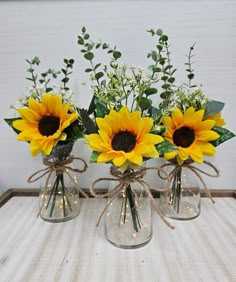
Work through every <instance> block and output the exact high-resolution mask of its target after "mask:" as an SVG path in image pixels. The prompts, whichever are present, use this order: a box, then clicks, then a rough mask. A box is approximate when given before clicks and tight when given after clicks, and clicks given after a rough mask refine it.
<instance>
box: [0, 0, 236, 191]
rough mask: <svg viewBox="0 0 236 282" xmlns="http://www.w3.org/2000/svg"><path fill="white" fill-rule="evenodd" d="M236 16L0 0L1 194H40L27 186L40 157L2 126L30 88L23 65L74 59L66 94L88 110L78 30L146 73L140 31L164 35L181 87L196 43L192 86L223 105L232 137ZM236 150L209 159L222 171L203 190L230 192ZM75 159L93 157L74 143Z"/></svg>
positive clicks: (173, 1) (228, 5) (193, 4)
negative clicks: (112, 48) (28, 191)
mask: <svg viewBox="0 0 236 282" xmlns="http://www.w3.org/2000/svg"><path fill="white" fill-rule="evenodd" d="M235 14H236V1H234V0H221V1H219V0H206V1H203V0H201V1H193V0H192V1H186V0H168V1H163V0H156V1H145V0H142V1H141V0H139V1H134V0H132V1H119V0H116V1H115V0H112V1H107V0H105V1H98V0H90V1H70V0H69V1H0V38H1V43H0V62H1V64H0V93H1V103H0V119H1V121H2V122H0V131H1V133H2V134H1V138H0V157H1V163H0V171H1V177H0V187H1V188H2V189H8V188H10V187H19V188H24V187H28V188H38V187H39V183H32V184H28V183H27V178H28V177H29V175H30V174H32V173H33V172H35V171H36V170H38V169H40V168H41V160H40V157H36V158H32V157H31V155H30V152H29V146H28V144H27V143H26V142H18V141H17V140H16V135H15V133H14V132H13V131H12V130H11V129H10V128H9V127H8V126H7V124H6V123H4V122H3V118H5V117H11V116H12V115H14V114H15V113H14V112H12V111H11V110H9V105H11V104H14V103H15V101H16V100H17V99H18V98H19V96H22V95H23V94H25V93H26V87H27V86H30V85H31V84H30V83H29V81H26V80H25V77H26V75H27V73H26V69H27V64H26V63H25V59H26V58H28V59H30V58H32V57H33V56H35V55H38V56H39V57H40V58H41V61H42V65H41V66H42V68H41V69H40V71H41V70H42V71H44V70H46V69H48V68H49V67H51V68H55V69H60V68H61V66H62V63H63V58H65V57H74V59H75V60H76V68H75V72H74V75H72V80H71V82H72V83H71V87H72V90H73V91H74V92H75V99H77V101H78V103H79V104H80V105H81V106H83V107H87V106H88V105H89V100H90V98H91V93H90V88H89V84H88V83H87V85H86V86H83V85H82V82H83V81H87V82H88V77H87V75H86V74H85V73H84V69H85V68H86V67H88V64H87V62H86V61H85V60H83V59H82V58H81V55H80V52H79V48H78V46H77V43H76V41H77V35H78V34H79V32H80V30H81V27H82V26H86V27H87V29H88V31H89V32H90V34H91V35H92V36H93V38H94V40H99V39H102V40H103V41H107V42H109V43H110V44H111V46H114V45H116V46H117V48H118V49H119V50H121V51H122V52H123V60H122V62H125V63H127V64H134V65H137V66H141V67H144V68H146V67H147V66H148V65H149V64H150V61H149V60H148V59H147V58H146V54H147V52H149V51H150V50H151V49H153V48H154V47H155V45H156V42H155V40H154V39H153V38H152V37H151V36H150V35H149V34H148V33H147V32H146V30H147V29H150V28H162V29H163V30H164V31H165V32H167V33H168V34H169V36H170V40H171V41H170V42H171V51H172V58H173V60H172V62H173V65H174V66H176V67H177V69H178V71H177V72H176V78H177V80H178V82H179V83H182V82H184V81H185V78H186V73H185V71H184V69H185V66H184V62H185V59H186V57H185V54H186V53H187V52H188V49H189V46H191V45H192V44H193V43H194V42H196V45H195V46H196V47H195V52H194V55H195V57H194V61H195V65H194V68H195V70H196V80H195V83H202V84H203V89H204V91H205V92H206V94H207V95H208V96H209V97H210V98H211V99H215V100H221V101H224V102H225V103H226V106H225V109H224V110H223V116H224V118H225V120H226V123H227V128H229V129H230V130H232V131H233V132H236V123H235V114H234V113H235V105H236V95H235V89H236V80H235V77H236V48H235V46H236V24H235V23H236V21H235ZM99 58H101V59H102V60H103V58H104V57H103V56H102V55H101V57H100V55H99ZM104 59H105V60H106V58H104ZM105 60H104V61H105ZM99 62H100V59H99ZM57 84H58V83H57ZM235 146H236V138H234V139H232V140H230V141H228V142H227V143H225V144H222V145H221V146H220V147H219V148H217V154H216V156H215V157H213V158H210V159H209V160H210V161H211V162H212V163H213V164H214V165H215V166H217V167H218V168H219V169H220V172H221V175H220V178H206V182H207V184H208V188H209V189H213V188H215V189H226V187H231V188H232V189H236V181H235V175H234V173H235V169H236V154H234V153H232V152H234V150H235ZM74 152H75V155H80V156H82V157H84V158H85V159H86V160H87V161H88V162H89V158H90V153H91V152H90V151H89V150H88V148H87V146H86V145H85V144H82V143H79V144H78V146H77V148H75V150H74ZM155 162H156V163H157V162H158V161H155ZM107 172H108V168H107V166H105V165H100V166H96V168H95V166H94V164H91V165H89V169H88V170H87V172H86V173H84V174H83V175H81V176H80V186H81V187H83V188H86V187H89V185H90V183H91V181H92V180H94V179H96V178H97V177H100V176H101V175H102V176H106V173H107Z"/></svg>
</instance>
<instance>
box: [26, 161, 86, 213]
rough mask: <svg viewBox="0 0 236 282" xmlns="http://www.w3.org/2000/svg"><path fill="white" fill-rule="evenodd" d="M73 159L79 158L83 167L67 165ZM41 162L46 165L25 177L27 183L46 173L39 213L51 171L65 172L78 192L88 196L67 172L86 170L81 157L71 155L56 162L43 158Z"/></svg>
mask: <svg viewBox="0 0 236 282" xmlns="http://www.w3.org/2000/svg"><path fill="white" fill-rule="evenodd" d="M73 160H80V161H81V162H82V163H83V165H84V166H83V168H82V169H75V168H72V167H71V166H69V164H70V163H72V162H73ZM43 164H44V165H45V166H46V167H45V168H43V169H40V170H38V171H36V172H35V173H33V174H32V175H31V176H30V177H29V178H28V179H27V181H28V182H29V183H33V182H36V181H38V180H39V179H41V178H42V177H44V176H45V175H47V178H46V182H45V191H44V197H43V204H42V206H41V208H40V211H39V214H40V212H41V210H42V207H43V205H44V201H45V195H46V194H47V190H48V182H49V179H50V176H51V175H52V173H53V172H56V174H57V175H59V174H63V173H66V174H67V175H68V177H69V178H70V179H71V180H72V182H73V183H74V184H75V185H76V186H77V187H78V190H79V192H80V193H81V194H82V195H83V196H84V197H86V198H88V196H87V194H86V193H85V192H84V191H83V190H82V189H81V188H80V187H79V186H78V183H77V182H76V181H75V179H74V178H73V177H72V176H71V174H70V173H69V171H71V172H76V173H83V172H84V171H86V169H87V167H88V165H87V163H86V161H85V160H83V159H82V158H78V157H73V156H71V157H69V158H67V159H65V160H60V161H56V162H55V161H53V160H47V159H43ZM39 214H38V215H39Z"/></svg>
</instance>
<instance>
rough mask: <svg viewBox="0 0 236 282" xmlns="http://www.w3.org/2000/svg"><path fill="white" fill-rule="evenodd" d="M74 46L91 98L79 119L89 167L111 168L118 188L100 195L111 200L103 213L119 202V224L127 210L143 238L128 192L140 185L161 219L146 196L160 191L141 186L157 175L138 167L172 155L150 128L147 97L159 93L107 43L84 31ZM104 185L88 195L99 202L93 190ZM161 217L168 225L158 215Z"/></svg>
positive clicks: (134, 201) (150, 110)
mask: <svg viewBox="0 0 236 282" xmlns="http://www.w3.org/2000/svg"><path fill="white" fill-rule="evenodd" d="M78 44H79V46H80V51H81V53H82V54H83V57H84V59H85V60H87V61H88V63H89V64H90V67H89V68H86V69H85V72H86V73H88V74H89V75H90V80H91V92H92V94H93V96H92V99H91V103H90V106H89V108H88V111H87V112H86V111H83V114H82V119H83V123H84V125H85V127H86V128H87V136H86V141H87V143H88V146H89V148H90V149H91V150H92V155H91V159H90V161H91V162H93V163H111V164H113V166H111V169H110V173H111V175H112V176H113V178H109V179H107V180H109V181H110V180H115V181H117V183H118V184H117V185H116V186H115V187H114V189H112V190H111V191H110V192H108V193H105V194H104V195H102V197H107V196H108V197H110V200H109V201H108V203H107V206H106V207H105V210H106V209H107V208H109V206H110V204H111V202H113V201H114V199H115V198H117V197H118V198H119V197H121V198H123V202H122V203H123V204H122V207H121V208H120V209H121V210H120V213H121V216H120V220H121V221H122V224H125V223H126V219H127V214H128V213H129V212H128V208H127V207H129V208H130V213H131V215H132V223H133V228H134V230H135V231H136V232H137V233H141V232H142V231H141V230H142V226H141V224H140V217H142V216H141V215H140V211H139V212H138V204H137V203H138V201H139V200H140V199H135V198H136V195H137V194H138V192H136V191H134V190H133V189H132V185H133V183H135V182H138V183H139V184H141V186H142V187H143V188H144V190H145V191H146V193H147V195H148V197H149V200H150V201H151V203H152V204H153V206H154V208H155V209H156V210H157V212H158V213H159V214H160V211H159V209H158V207H157V205H156V203H155V201H154V199H153V197H152V195H151V193H150V191H149V190H150V189H151V188H152V189H154V190H157V191H159V189H158V188H156V187H151V186H150V185H149V184H148V183H146V182H145V181H144V180H143V177H144V175H145V173H146V171H147V170H149V169H154V170H157V171H158V170H159V169H158V168H157V167H154V168H150V167H147V168H143V167H142V168H140V166H141V165H142V164H143V163H144V161H146V160H148V159H150V158H158V157H159V156H163V154H164V153H165V152H172V151H175V150H176V147H175V146H174V145H173V144H171V142H169V141H168V140H167V139H165V138H163V137H162V136H161V135H160V134H159V131H158V130H157V128H155V126H154V122H155V120H154V119H153V118H152V115H153V110H154V108H153V106H152V104H153V102H152V99H151V95H154V94H156V93H157V89H156V88H154V87H153V86H152V85H153V82H154V78H153V77H152V76H151V75H149V74H148V72H145V71H144V70H143V69H141V68H137V67H135V66H128V65H126V64H124V63H119V62H118V60H119V59H120V58H121V57H122V53H121V52H120V51H118V50H117V48H116V47H114V48H111V47H110V45H109V44H108V43H104V42H101V41H99V42H97V43H96V42H94V41H93V40H92V39H91V37H90V35H89V33H88V32H87V30H86V28H85V27H83V28H82V32H81V35H79V36H78ZM99 49H100V50H102V51H105V53H107V54H108V56H110V60H109V62H108V63H107V64H102V63H100V62H95V61H96V52H98V51H99ZM91 115H92V117H91V118H89V116H91ZM93 123H95V124H93ZM163 173H164V172H163ZM104 180H105V179H104V178H101V179H97V180H96V181H94V183H92V185H91V189H90V192H91V194H92V195H93V196H95V197H98V198H100V197H101V195H100V194H97V193H96V192H95V190H94V185H95V184H96V183H98V182H99V181H104ZM127 203H128V206H127ZM105 210H104V211H103V212H102V215H103V214H104V212H105ZM160 216H161V218H162V219H163V220H164V221H165V222H166V220H165V219H164V218H163V216H162V215H161V214H160ZM100 219H101V218H100ZM100 219H99V221H100ZM166 223H167V224H168V225H169V226H170V227H171V228H173V227H172V226H171V225H170V224H169V223H168V222H166Z"/></svg>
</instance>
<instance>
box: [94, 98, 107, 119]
mask: <svg viewBox="0 0 236 282" xmlns="http://www.w3.org/2000/svg"><path fill="white" fill-rule="evenodd" d="M94 103H95V105H96V115H97V117H101V118H103V117H104V116H105V115H107V114H109V109H108V108H107V107H106V104H105V103H104V102H103V101H102V100H100V99H99V98H98V97H96V98H95V100H94Z"/></svg>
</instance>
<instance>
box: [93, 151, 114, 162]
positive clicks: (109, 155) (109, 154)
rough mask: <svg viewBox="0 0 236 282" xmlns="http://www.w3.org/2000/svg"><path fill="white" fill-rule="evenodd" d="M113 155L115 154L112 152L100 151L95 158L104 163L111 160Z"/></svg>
mask: <svg viewBox="0 0 236 282" xmlns="http://www.w3.org/2000/svg"><path fill="white" fill-rule="evenodd" d="M114 157H115V154H114V153H112V152H105V153H101V154H100V155H99V156H98V158H97V162H98V163H106V162H109V161H111V160H113V158H114Z"/></svg>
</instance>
